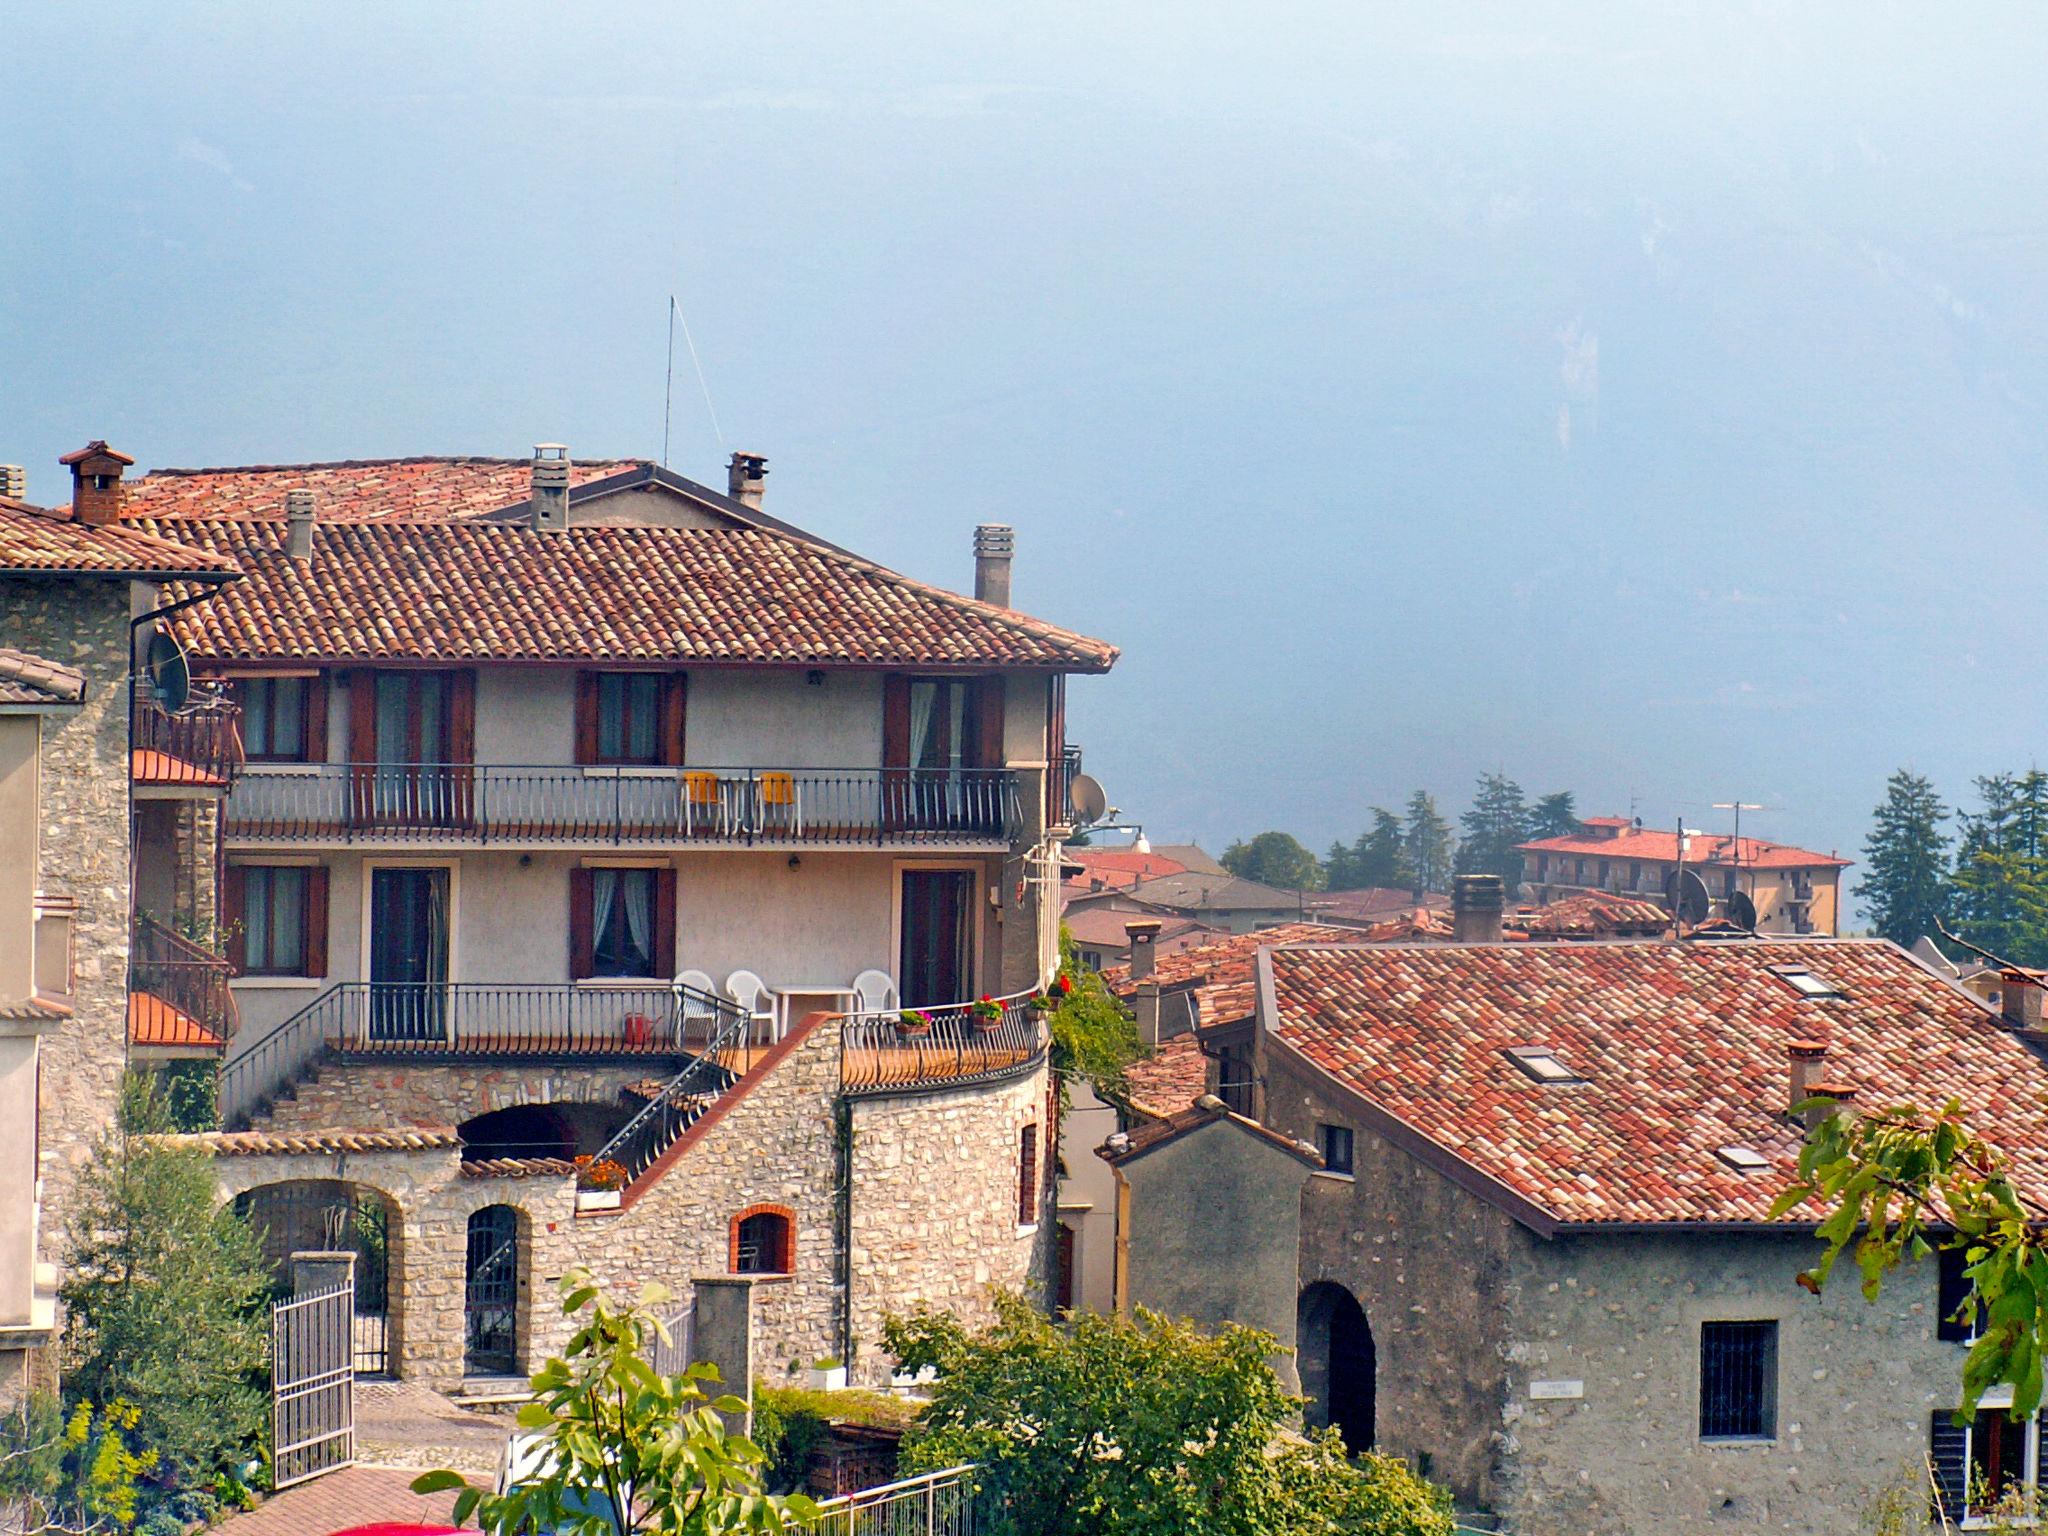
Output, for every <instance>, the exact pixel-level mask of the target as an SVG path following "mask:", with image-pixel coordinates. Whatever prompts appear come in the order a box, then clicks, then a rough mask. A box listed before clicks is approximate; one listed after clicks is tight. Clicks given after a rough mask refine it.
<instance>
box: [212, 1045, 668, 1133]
mask: <svg viewBox="0 0 2048 1536" xmlns="http://www.w3.org/2000/svg"><path fill="white" fill-rule="evenodd" d="M675 1070H676V1069H675V1067H674V1065H673V1064H672V1063H671V1062H670V1061H669V1060H668V1059H667V1058H666V1057H662V1058H658V1059H654V1058H651V1059H649V1060H647V1061H644V1062H640V1063H638V1064H636V1065H631V1066H624V1067H618V1066H583V1065H569V1064H557V1065H549V1064H546V1063H535V1062H500V1063H481V1062H457V1063H451V1064H433V1065H428V1064H423V1063H418V1062H407V1061H395V1062H394V1061H385V1060H376V1059H368V1060H365V1059H362V1058H356V1059H353V1060H351V1059H347V1058H344V1059H341V1060H330V1061H327V1062H324V1063H323V1064H322V1065H321V1067H320V1070H319V1074H318V1075H317V1076H315V1077H312V1078H310V1079H308V1080H307V1081H304V1082H301V1083H299V1084H298V1085H297V1088H296V1089H295V1090H294V1094H293V1096H292V1097H290V1098H284V1099H280V1100H278V1101H277V1103H276V1104H274V1105H272V1106H271V1108H270V1111H269V1113H267V1114H265V1115H261V1116H258V1117H257V1119H256V1121H255V1123H254V1126H253V1128H254V1129H256V1130H277V1131H313V1130H328V1129H333V1128H336V1127H345V1128H347V1129H350V1130H368V1129H372V1128H383V1127H387V1126H430V1125H453V1126H459V1125H461V1124H462V1123H463V1122H464V1121H465V1120H468V1119H470V1118H471V1117H472V1116H475V1115H481V1114H485V1113H487V1112H489V1111H491V1110H494V1109H508V1108H511V1107H512V1106H514V1105H518V1104H605V1105H612V1104H617V1103H619V1102H620V1099H619V1096H620V1092H621V1090H623V1089H624V1088H625V1087H626V1086H627V1085H628V1084H629V1083H640V1082H646V1081H647V1080H649V1079H650V1078H651V1079H654V1080H656V1081H660V1080H663V1079H666V1078H668V1077H670V1076H671V1075H673V1073H674V1072H675ZM635 1107H637V1105H636V1106H635Z"/></svg>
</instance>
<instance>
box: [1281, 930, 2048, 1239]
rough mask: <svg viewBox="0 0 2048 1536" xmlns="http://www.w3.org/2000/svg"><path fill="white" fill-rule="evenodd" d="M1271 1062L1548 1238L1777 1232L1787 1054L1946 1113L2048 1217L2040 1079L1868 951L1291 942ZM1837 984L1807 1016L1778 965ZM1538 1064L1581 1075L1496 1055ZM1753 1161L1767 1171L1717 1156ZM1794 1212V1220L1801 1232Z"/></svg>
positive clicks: (1934, 982) (1865, 1090) (1955, 997)
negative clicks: (1966, 1119)
mask: <svg viewBox="0 0 2048 1536" xmlns="http://www.w3.org/2000/svg"><path fill="white" fill-rule="evenodd" d="M1269 964H1270V966H1271V974H1272V980H1273V988H1274V997H1275V1003H1276V1006H1277V1015H1276V1016H1275V1017H1274V1018H1271V1019H1268V1020H1264V1021H1263V1024H1264V1027H1266V1028H1267V1029H1268V1031H1269V1037H1270V1040H1271V1042H1273V1043H1274V1044H1275V1045H1276V1047H1277V1048H1279V1049H1283V1050H1288V1051H1293V1052H1297V1053H1299V1055H1300V1056H1301V1057H1302V1058H1304V1059H1305V1060H1306V1061H1307V1062H1309V1063H1310V1064H1312V1065H1313V1066H1315V1067H1318V1068H1320V1069H1321V1070H1323V1071H1324V1072H1326V1073H1328V1074H1329V1075H1330V1076H1331V1077H1333V1078H1335V1079H1336V1080H1338V1081H1339V1082H1341V1083H1342V1084H1344V1085H1345V1086H1346V1087H1348V1088H1350V1089H1351V1090H1352V1091H1353V1092H1354V1093H1355V1094H1356V1095H1357V1096H1358V1097H1359V1099H1361V1100H1362V1101H1363V1103H1364V1105H1365V1106H1366V1107H1367V1108H1368V1111H1369V1119H1370V1118H1371V1117H1378V1125H1379V1128H1380V1129H1381V1130H1382V1131H1383V1133H1385V1134H1387V1135H1388V1136H1389V1138H1390V1139H1393V1140H1395V1141H1397V1142H1401V1143H1403V1144H1407V1145H1410V1146H1411V1147H1412V1148H1413V1149H1414V1150H1416V1151H1417V1152H1418V1155H1421V1156H1424V1157H1425V1158H1428V1159H1430V1160H1433V1161H1439V1163H1440V1165H1441V1166H1444V1167H1445V1169H1446V1171H1447V1172H1448V1173H1449V1174H1450V1175H1451V1176H1452V1177H1454V1178H1457V1179H1459V1180H1460V1182H1462V1183H1465V1184H1466V1185H1467V1186H1468V1187H1471V1188H1473V1189H1475V1191H1477V1192H1479V1193H1481V1194H1482V1195H1483V1196H1486V1197H1488V1198H1493V1199H1495V1200H1497V1201H1498V1202H1499V1203H1501V1204H1502V1205H1504V1206H1505V1207H1507V1208H1508V1209H1510V1210H1511V1211H1512V1212H1513V1213H1514V1214H1516V1215H1517V1216H1518V1217H1519V1218H1520V1219H1522V1220H1524V1221H1527V1222H1529V1223H1530V1224H1531V1225H1533V1226H1536V1227H1538V1229H1539V1230H1543V1229H1546V1228H1548V1227H1551V1226H1554V1225H1572V1224H1578V1223H1590V1224H1613V1223H1668V1222H1717V1223H1737V1224H1754V1223H1761V1222H1764V1221H1766V1220H1767V1217H1768V1211H1769V1207H1770V1204H1771V1201H1772V1200H1773V1199H1774V1198H1775V1197H1776V1195H1777V1194H1778V1192H1779V1190H1780V1189H1782V1188H1783V1187H1784V1183H1785V1181H1786V1180H1787V1179H1788V1178H1789V1177H1790V1175H1791V1173H1792V1171H1793V1169H1794V1167H1795V1164H1796V1160H1797V1157H1798V1150H1799V1145H1800V1140H1801V1136H1800V1131H1799V1128H1798V1127H1797V1126H1796V1125H1795V1124H1794V1123H1793V1122H1792V1120H1791V1119H1790V1117H1789V1116H1788V1115H1787V1114H1786V1112H1785V1111H1786V1109H1787V1107H1788V1105H1789V1103H1790V1094H1791V1086H1790V1084H1791V1078H1790V1066H1789V1062H1788V1059H1787V1055H1786V1048H1787V1045H1788V1043H1789V1042H1791V1041H1793V1040H1797V1039H1803V1038H1809V1037H1810V1038H1814V1039H1819V1040H1822V1041H1825V1042H1827V1044H1828V1046H1829V1052H1830V1053H1829V1056H1828V1059H1827V1062H1826V1067H1825V1071H1824V1074H1823V1075H1824V1076H1826V1077H1828V1078H1831V1079H1835V1080H1838V1081H1846V1082H1847V1083H1849V1084H1851V1085H1854V1086H1855V1087H1857V1088H1858V1089H1859V1091H1860V1092H1859V1097H1860V1100H1861V1102H1863V1103H1865V1104H1873V1103H1874V1104H1880V1105H1890V1104H1896V1103H1900V1102H1904V1101H1914V1102H1918V1103H1921V1104H1939V1103H1941V1102H1944V1101H1945V1100H1947V1099H1948V1098H1949V1097H1951V1096H1953V1097H1955V1098H1957V1099H1959V1100H1960V1101H1961V1102H1962V1104H1963V1106H1964V1109H1965V1110H1966V1111H1967V1112H1968V1114H1969V1115H1970V1118H1971V1120H1972V1123H1973V1124H1974V1125H1975V1127H1976V1128H1977V1129H1978V1130H1980V1131H1981V1132H1983V1134H1984V1135H1986V1136H1987V1137H1988V1138H1990V1139H1991V1140H1992V1141H1994V1142H1996V1143H1997V1144H1998V1145H1999V1146H2001V1147H2002V1148H2003V1149H2004V1150H2005V1151H2006V1152H2007V1154H2008V1155H2009V1156H2011V1158H2012V1159H2013V1164H2014V1175H2015V1181H2016V1183H2017V1185H2018V1186H2019V1188H2020V1189H2021V1191H2022V1193H2023V1194H2024V1195H2025V1197H2026V1198H2027V1199H2029V1200H2030V1201H2032V1202H2034V1203H2036V1204H2038V1205H2041V1206H2043V1207H2044V1208H2048V1066H2044V1064H2043V1063H2042V1062H2041V1061H2040V1060H2039V1059H2038V1058H2036V1057H2035V1056H2034V1055H2033V1054H2032V1052H2030V1051H2029V1050H2028V1048H2027V1047H2026V1045H2024V1044H2023V1043H2022V1042H2021V1041H2020V1040H2019V1039H2018V1038H2016V1037H2015V1036H2014V1035H2013V1034H2011V1033H2010V1032H2009V1031H2007V1030H2006V1029H2005V1028H2003V1027H2002V1026H2001V1025H2000V1024H1999V1023H1998V1021H1997V1019H1996V1016H1995V1015H1993V1014H1991V1013H1989V1012H1988V1011H1987V1010H1986V1009H1985V1008H1984V1006H1983V1005H1982V1004H1980V1003H1978V1002H1976V1001H1975V1000H1974V999H1972V998H1970V997H1968V996H1967V995H1965V994H1964V993H1962V992H1960V991H1958V990H1957V989H1955V988H1953V987H1951V986H1949V985H1948V984H1947V983H1946V982H1944V981H1942V980H1941V979H1940V978H1938V977H1936V976H1934V975H1932V974H1931V973H1929V972H1928V971H1926V970H1924V969H1923V968H1922V967H1921V966H1920V965H1919V964H1918V963H1916V962H1915V961H1914V960H1913V959H1912V958H1911V957H1910V956H1908V955H1907V954H1905V953H1904V952H1903V951H1901V950H1898V949H1896V948H1894V947H1893V946H1891V945H1889V944H1885V943H1882V942H1879V941H1874V940H1812V939H1809V940H1796V941H1784V942H1778V941H1770V942H1755V941H1745V940H1738V941H1728V942H1719V943H1692V944H1687V943H1673V942H1657V941H1644V942H1638V943H1629V944H1509V945H1479V946H1466V945H1417V946H1400V947H1375V946H1356V947H1351V948H1344V949H1331V948H1295V949H1279V950H1275V951H1273V952H1272V953H1271V956H1270V960H1269ZM1774 965H1798V966H1804V967H1807V968H1809V969H1810V970H1811V971H1812V972H1813V973H1814V974H1815V975H1817V976H1819V977H1822V978H1824V979H1825V980H1827V981H1828V982H1831V983H1832V984H1834V985H1835V986H1836V987H1838V988H1840V989H1841V990H1842V991H1843V992H1844V993H1845V994H1846V996H1844V997H1843V998H1840V999H1830V1000H1824V1001H1823V1000H1812V999H1807V998H1803V997H1802V996H1800V994H1799V993H1797V992H1796V991H1795V990H1794V989H1793V988H1792V987H1791V985H1790V984H1789V983H1788V982H1786V981H1785V980H1784V979H1783V978H1782V977H1780V976H1777V975H1774V974H1773V973H1772V972H1771V971H1770V969H1769V967H1771V966H1774ZM1513 1046H1542V1047H1546V1048H1548V1049H1549V1050H1551V1051H1552V1052H1554V1053H1555V1054H1556V1056H1557V1058H1558V1060H1559V1061H1560V1062H1562V1063H1563V1065H1564V1066H1565V1067H1566V1068H1567V1069H1569V1070H1570V1071H1572V1072H1574V1073H1576V1074H1577V1075H1578V1076H1579V1077H1580V1078H1582V1079H1583V1081H1577V1082H1572V1083H1564V1084H1550V1085H1545V1084H1541V1083H1538V1082H1536V1081H1534V1080H1533V1079H1532V1078H1530V1077H1529V1076H1528V1075H1527V1074H1525V1073H1524V1072H1523V1071H1522V1069H1521V1068H1519V1067H1517V1066H1516V1065H1515V1064H1514V1063H1513V1062H1512V1061H1511V1060H1510V1059H1509V1058H1508V1057H1507V1056H1506V1055H1505V1054H1503V1053H1504V1052H1505V1051H1506V1050H1507V1049H1508V1048H1509V1047H1513ZM1730 1146H1741V1147H1748V1148H1751V1149H1753V1150H1754V1151H1756V1152H1757V1153H1759V1154H1760V1155H1762V1156H1763V1157H1764V1158H1766V1159H1768V1161H1769V1164H1770V1167H1769V1170H1768V1171H1766V1172H1763V1173H1758V1174H1747V1175H1746V1174H1743V1173H1740V1172H1738V1171H1736V1170H1735V1169H1734V1168H1732V1167H1730V1166H1729V1165H1728V1164H1727V1163H1725V1162H1723V1161H1722V1159H1721V1158H1720V1157H1719V1156H1718V1155H1717V1154H1718V1152H1719V1150H1720V1149H1721V1148H1723V1147H1730ZM1814 1215H1815V1212H1814V1211H1813V1210H1812V1209H1807V1210H1804V1211H1802V1212H1797V1213H1794V1214H1793V1215H1792V1216H1788V1217H1787V1218H1785V1220H1786V1221H1787V1222H1793V1221H1811V1220H1813V1219H1814Z"/></svg>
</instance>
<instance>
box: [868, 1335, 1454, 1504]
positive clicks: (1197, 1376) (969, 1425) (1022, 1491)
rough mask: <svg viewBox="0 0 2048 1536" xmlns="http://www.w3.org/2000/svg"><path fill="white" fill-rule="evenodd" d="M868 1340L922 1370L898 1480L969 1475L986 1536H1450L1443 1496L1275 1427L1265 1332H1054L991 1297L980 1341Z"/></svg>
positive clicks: (1325, 1441)
mask: <svg viewBox="0 0 2048 1536" xmlns="http://www.w3.org/2000/svg"><path fill="white" fill-rule="evenodd" d="M883 1335H884V1338H885V1340H886V1342H887V1344H888V1347H889V1349H890V1350H891V1351H892V1352H893V1353H894V1354H895V1355H896V1356H897V1357H898V1359H899V1360H900V1362H901V1366H902V1369H904V1370H906V1371H914V1370H918V1369H921V1368H923V1367H926V1366H930V1367H932V1368H933V1369H934V1370H935V1371H936V1373H937V1380H936V1383H935V1385H934V1387H933V1390H932V1402H931V1406H930V1407H929V1408H928V1409H927V1410H926V1411H925V1414H924V1416H923V1418H922V1420H921V1421H920V1423H919V1425H918V1427H917V1428H916V1429H915V1430H914V1431H913V1433H912V1436H911V1438H910V1440H909V1442H908V1445H907V1448H906V1462H907V1465H906V1471H907V1472H915V1471H932V1470H936V1469H938V1468H941V1467H947V1466H953V1465H956V1464H958V1463H961V1462H970V1461H971V1462H978V1463H979V1464H980V1465H981V1467H982V1469H983V1475H984V1477H985V1479H986V1482H987V1486H988V1487H989V1488H990V1489H991V1490H992V1491H993V1493H994V1494H995V1495H997V1500H996V1502H999V1503H1000V1504H1001V1505H1002V1506H1003V1507H1002V1508H1000V1509H999V1510H997V1511H995V1514H996V1523H995V1525H994V1526H993V1527H992V1529H993V1530H994V1531H995V1532H997V1533H998V1536H1009V1533H1014V1536H1169V1533H1171V1536H1310V1533H1327V1536H1336V1533H1348V1536H1451V1532H1452V1530H1453V1526H1452V1522H1451V1515H1450V1501H1449V1498H1448V1497H1447V1496H1446V1495H1445V1494H1444V1492H1443V1491H1442V1490H1441V1489H1437V1488H1432V1487H1431V1486H1430V1485H1429V1484H1427V1483H1425V1482H1423V1481H1422V1480H1421V1479H1420V1478H1417V1477H1416V1476H1415V1475H1414V1474H1413V1473H1412V1472H1410V1471H1409V1470H1408V1468H1407V1466H1406V1465H1405V1464H1404V1463H1402V1462H1400V1461H1397V1460H1395V1459H1393V1458H1391V1457H1381V1456H1367V1457H1364V1458H1361V1459H1360V1460H1358V1461H1352V1460H1350V1459H1348V1458H1347V1457H1346V1456H1345V1454H1344V1447H1343V1444H1342V1442H1341V1441H1340V1440H1339V1438H1338V1437H1337V1435H1336V1434H1335V1433H1334V1432H1332V1431H1326V1432H1324V1433H1322V1434H1318V1435H1315V1436H1311V1437H1308V1438H1303V1437H1301V1436H1299V1435H1297V1434H1295V1433H1293V1432H1292V1431H1291V1430H1290V1428H1289V1424H1290V1422H1291V1421H1292V1419H1293V1416H1294V1414H1295V1411H1296V1410H1297V1408H1298V1407H1299V1401H1300V1400H1299V1399H1297V1398H1294V1397H1290V1396H1289V1395H1288V1394H1287V1392H1286V1391H1285V1390H1284V1389H1283V1388H1282V1387H1281V1385H1280V1379H1279V1377H1278V1376H1276V1375H1275V1374H1274V1371H1273V1367H1272V1365H1271V1364H1270V1360H1271V1356H1272V1352H1273V1349H1274V1341H1273V1338H1272V1336H1271V1335H1270V1334H1264V1333H1260V1332H1257V1331H1256V1330H1253V1329H1249V1328H1239V1327H1234V1326H1233V1327H1229V1328H1226V1329H1225V1330H1224V1331H1222V1332H1221V1333H1218V1334H1207V1333H1204V1332H1202V1331H1201V1330H1200V1329H1198V1328H1196V1327H1195V1326H1194V1325H1193V1324H1192V1323H1187V1322H1174V1321H1171V1320H1169V1319H1167V1318H1164V1317H1160V1316H1158V1315H1157V1314H1154V1313H1149V1312H1144V1311H1142V1310H1141V1311H1140V1312H1139V1313H1138V1315H1137V1316H1136V1317H1135V1318H1117V1317H1103V1316H1100V1315H1098V1314H1095V1313H1082V1314H1079V1315H1077V1316H1075V1317H1074V1318H1073V1319H1072V1320H1071V1321H1068V1322H1062V1323H1055V1322H1053V1321H1052V1320H1051V1319H1049V1318H1047V1317H1046V1316H1045V1315H1044V1314H1043V1313H1042V1312H1039V1311H1038V1310H1036V1309H1035V1308H1033V1307H1031V1306H1030V1305H1028V1304H1027V1303H1026V1302H1025V1301H1023V1300H1022V1299H1021V1298H1019V1297H1016V1296H1013V1295H1001V1296H998V1297H997V1299H996V1319H995V1321H994V1323H992V1324H991V1325H990V1326H988V1327H986V1328H984V1329H980V1330H978V1331H970V1330H969V1329H968V1328H967V1327H966V1326H965V1325H963V1324H962V1323H961V1322H960V1321H959V1320H958V1319H957V1318H954V1317H952V1316H950V1315H947V1314H941V1313H933V1312H925V1311H921V1312H918V1313H915V1314H913V1315H912V1316H910V1317H907V1318H892V1319H890V1320H889V1321H888V1323H887V1324H885V1326H884V1330H883Z"/></svg>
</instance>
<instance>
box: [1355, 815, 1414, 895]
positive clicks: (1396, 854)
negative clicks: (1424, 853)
mask: <svg viewBox="0 0 2048 1536" xmlns="http://www.w3.org/2000/svg"><path fill="white" fill-rule="evenodd" d="M1351 857H1352V872H1353V874H1354V875H1355V876H1356V878H1357V881H1358V884H1357V885H1356V886H1354V887H1353V889H1355V890H1365V889H1369V888H1372V887H1376V886H1377V887H1380V888H1383V889H1386V890H1403V889H1412V888H1413V887H1414V884H1415V876H1414V875H1413V873H1412V872H1411V871H1410V870H1409V868H1408V853H1407V849H1406V847H1405V846H1404V844H1403V839H1402V835H1401V818H1400V817H1398V816H1396V815H1395V814H1394V813H1393V812H1392V811H1390V810H1387V809H1386V808H1385V807H1384V806H1378V805H1376V806H1374V807H1373V808H1372V827H1371V828H1370V830H1368V831H1364V832H1361V833H1359V834H1358V841H1357V842H1355V843H1353V844H1352V845H1351Z"/></svg>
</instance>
